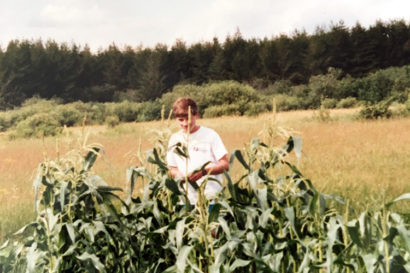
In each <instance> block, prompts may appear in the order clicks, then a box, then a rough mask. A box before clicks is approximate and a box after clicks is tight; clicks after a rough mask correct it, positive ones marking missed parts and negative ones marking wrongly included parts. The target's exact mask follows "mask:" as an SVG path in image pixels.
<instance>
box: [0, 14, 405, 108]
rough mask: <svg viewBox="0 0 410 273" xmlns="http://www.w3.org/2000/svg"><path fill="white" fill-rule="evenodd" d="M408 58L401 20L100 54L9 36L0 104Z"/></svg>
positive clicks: (263, 79) (259, 83) (359, 72)
mask: <svg viewBox="0 0 410 273" xmlns="http://www.w3.org/2000/svg"><path fill="white" fill-rule="evenodd" d="M130 35H132V34H130ZM409 64H410V24H409V23H408V22H406V21H405V20H392V21H389V22H382V21H377V22H376V23H375V24H374V25H371V26H369V27H368V28H365V27H363V26H362V25H360V24H359V23H357V24H356V25H355V26H354V27H351V28H348V27H346V26H345V25H344V23H343V22H339V23H336V24H334V23H332V24H331V25H330V26H328V27H318V28H317V29H316V31H315V33H313V34H308V33H306V32H305V31H298V30H295V31H294V32H293V33H292V34H290V35H286V34H281V35H279V36H275V37H271V38H267V37H265V38H252V39H245V38H243V37H242V35H241V33H240V30H239V29H238V30H237V31H236V33H234V34H233V35H227V37H226V38H225V40H224V41H219V40H218V39H217V38H214V39H213V40H212V41H205V42H198V43H195V44H192V45H187V44H186V43H185V42H184V41H182V40H177V41H175V43H174V44H173V45H172V46H171V47H168V46H167V45H164V44H157V45H156V46H155V47H154V48H143V47H141V46H139V47H138V46H136V47H133V46H125V47H124V48H119V47H118V46H116V45H115V44H112V45H110V46H109V47H108V48H107V49H105V50H99V51H98V52H92V51H91V50H90V48H89V47H88V46H87V45H85V46H79V45H76V44H75V43H71V44H68V43H61V44H59V43H57V42H55V41H53V40H48V41H42V40H13V41H10V42H9V43H8V45H7V46H6V47H5V48H0V110H3V111H4V110H10V109H13V108H15V107H18V106H20V105H21V104H22V103H23V102H24V101H26V100H27V99H30V98H32V97H33V96H36V97H39V98H42V99H51V98H54V99H59V100H60V102H61V103H69V102H74V101H82V102H113V101H114V102H115V101H117V102H120V101H124V100H128V101H131V102H146V101H154V100H155V99H157V98H160V97H161V96H162V95H163V94H165V93H167V92H169V91H172V89H173V88H174V86H176V85H180V84H191V85H196V86H200V85H203V84H208V83H213V82H219V81H227V80H233V81H236V82H239V83H243V84H247V85H250V86H252V87H253V88H255V90H256V91H258V90H261V89H264V88H267V87H268V86H271V85H273V84H275V83H280V82H286V83H287V85H292V86H298V85H304V84H305V85H306V84H308V83H309V81H310V80H311V79H312V77H317V76H318V75H322V74H326V73H329V68H330V69H336V71H338V77H339V79H340V78H342V77H352V78H360V77H365V76H367V75H369V74H370V73H374V72H376V71H378V70H380V69H386V68H389V67H402V66H405V65H409ZM349 96H350V95H349ZM384 97H386V96H383V95H382V96H381V97H380V99H382V98H384Z"/></svg>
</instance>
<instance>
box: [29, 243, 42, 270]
mask: <svg viewBox="0 0 410 273" xmlns="http://www.w3.org/2000/svg"><path fill="white" fill-rule="evenodd" d="M44 254H45V253H44V252H42V251H41V249H40V248H38V247H37V243H34V244H32V245H31V246H30V247H29V248H28V251H27V255H26V259H27V272H28V273H31V272H37V267H36V266H37V264H39V263H41V258H42V256H44Z"/></svg>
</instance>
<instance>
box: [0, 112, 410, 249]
mask: <svg viewBox="0 0 410 273" xmlns="http://www.w3.org/2000/svg"><path fill="white" fill-rule="evenodd" d="M357 111H358V110H357V109H350V110H332V111H331V112H330V120H329V121H326V122H324V121H320V120H319V119H317V118H316V117H317V115H316V114H317V113H315V112H314V111H291V112H280V113H278V114H277V115H276V116H275V126H277V127H281V128H285V129H286V130H287V131H288V132H290V133H291V134H292V135H296V136H300V137H301V138H302V140H303V148H302V151H303V152H302V157H301V159H300V162H297V159H296V158H292V160H293V161H294V162H296V164H297V165H298V166H299V169H300V170H301V172H302V173H303V174H304V175H305V176H306V177H308V178H310V179H311V181H312V182H313V184H314V185H315V187H316V188H317V189H318V190H319V191H321V192H324V193H329V194H337V195H340V196H342V197H344V198H345V199H346V200H349V203H350V204H351V205H352V207H353V208H354V209H356V210H357V211H361V210H363V209H372V208H373V207H377V206H380V205H381V204H383V203H385V202H387V201H390V200H391V199H394V198H395V197H397V196H399V195H401V194H403V193H405V192H410V172H409V171H408V170H409V167H408V166H410V138H409V132H410V118H400V119H389V120H387V119H381V120H374V121H360V120H356V119H354V118H353V117H354V115H355V113H356V112H357ZM273 118H274V116H273V115H272V114H271V113H267V114H262V115H259V116H257V117H221V118H215V119H201V120H200V121H199V124H200V125H204V126H208V127H211V128H214V129H215V130H216V131H218V132H219V133H220V135H221V137H222V139H223V140H224V142H225V145H226V147H227V149H228V151H230V152H231V151H233V150H234V149H238V148H239V149H240V148H241V147H243V146H244V145H245V144H246V143H249V141H250V140H251V139H252V138H254V137H258V136H259V137H260V138H261V139H262V140H263V136H262V135H260V132H261V131H262V130H263V129H264V128H267V126H269V124H272V122H273ZM164 129H165V130H168V129H169V130H170V131H175V130H177V129H178V128H177V127H176V124H174V122H172V121H170V122H166V121H165V122H160V121H155V122H140V123H124V124H121V125H119V126H116V127H114V128H107V127H106V126H90V127H76V128H69V129H67V130H66V132H65V133H64V134H63V135H62V136H59V137H50V138H44V139H16V140H8V138H7V135H6V134H3V135H0V155H1V156H0V241H3V240H4V239H5V237H7V234H9V233H11V232H13V231H16V230H17V229H18V228H19V227H21V226H22V225H24V224H25V223H27V222H29V221H31V220H33V219H34V217H35V213H34V192H33V187H32V179H33V177H34V175H35V170H36V167H37V166H38V164H39V163H40V162H42V161H44V160H45V159H47V158H50V159H53V158H56V157H58V156H59V155H62V154H65V153H66V152H68V151H69V150H71V149H72V148H75V147H77V146H78V145H79V144H80V143H81V142H82V141H83V140H84V138H85V137H84V136H85V135H88V137H87V141H88V143H99V144H101V145H102V146H103V147H104V156H103V158H102V159H101V160H99V161H97V163H96V166H95V168H94V172H96V173H97V174H98V175H100V176H101V177H102V178H103V179H104V180H105V181H107V182H108V183H109V184H110V186H118V187H121V188H125V170H126V168H127V167H129V166H137V165H138V164H140V162H139V158H140V157H141V156H143V155H144V152H145V151H147V150H149V149H150V147H151V146H152V141H151V139H152V135H153V130H164ZM280 141H281V140H278V142H280ZM282 141H283V142H285V141H286V140H285V139H283V140H282ZM231 176H235V166H234V168H233V170H231ZM136 191H137V192H138V189H136ZM406 202H408V201H404V202H401V203H399V204H400V206H399V207H398V206H397V205H396V206H397V207H393V209H394V210H396V211H400V212H403V213H407V214H409V213H410V204H408V203H406Z"/></svg>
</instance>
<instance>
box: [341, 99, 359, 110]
mask: <svg viewBox="0 0 410 273" xmlns="http://www.w3.org/2000/svg"><path fill="white" fill-rule="evenodd" d="M356 104H357V99H356V98H353V97H347V98H344V99H341V100H340V101H339V102H338V103H337V105H336V107H337V108H352V107H354V106H356Z"/></svg>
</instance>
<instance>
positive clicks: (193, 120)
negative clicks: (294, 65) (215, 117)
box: [177, 114, 198, 133]
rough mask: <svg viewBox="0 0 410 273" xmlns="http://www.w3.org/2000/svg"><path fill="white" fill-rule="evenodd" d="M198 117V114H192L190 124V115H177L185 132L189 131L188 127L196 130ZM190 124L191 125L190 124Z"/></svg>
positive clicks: (178, 121)
mask: <svg viewBox="0 0 410 273" xmlns="http://www.w3.org/2000/svg"><path fill="white" fill-rule="evenodd" d="M197 118H198V114H196V115H192V116H191V124H188V117H187V116H181V117H177V123H178V125H179V127H181V129H182V131H184V132H185V133H186V132H188V127H189V128H190V131H191V132H192V131H195V130H196V127H197V125H196V119H197ZM188 125H189V126H188Z"/></svg>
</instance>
